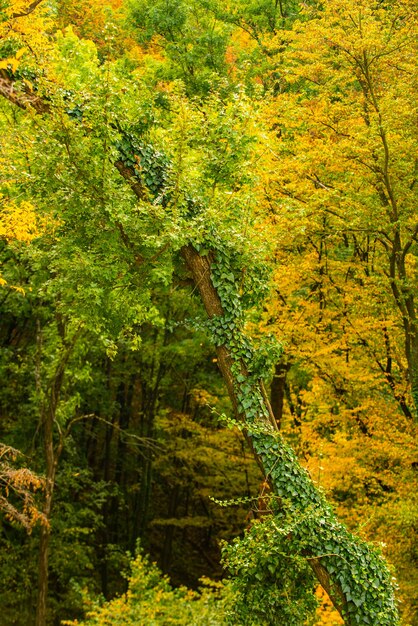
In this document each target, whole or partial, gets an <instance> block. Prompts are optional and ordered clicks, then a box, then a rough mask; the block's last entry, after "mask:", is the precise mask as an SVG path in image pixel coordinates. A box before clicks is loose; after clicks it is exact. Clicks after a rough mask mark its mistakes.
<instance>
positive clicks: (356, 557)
mask: <svg viewBox="0 0 418 626" xmlns="http://www.w3.org/2000/svg"><path fill="white" fill-rule="evenodd" d="M182 256H183V258H184V260H185V262H186V265H187V267H188V269H189V271H190V273H191V274H192V276H193V280H194V283H195V285H196V287H197V288H198V290H199V293H200V296H201V299H202V302H203V304H204V307H205V309H206V312H207V314H208V317H209V319H211V320H215V321H216V318H217V319H218V321H220V322H221V321H222V318H223V317H224V304H223V302H222V300H221V298H220V295H219V293H218V291H217V289H216V288H215V287H214V284H213V282H212V274H213V265H214V263H215V262H216V256H215V254H214V253H210V254H209V255H207V256H200V255H199V253H198V252H197V250H196V249H195V248H194V247H193V246H191V245H188V246H185V247H184V248H183V249H182ZM230 308H231V307H230V306H228V310H230ZM228 319H229V318H228ZM221 325H222V324H221ZM238 333H240V329H239V327H237V328H235V329H234V330H233V331H232V334H233V335H234V336H233V337H228V336H227V335H224V339H223V341H221V340H219V335H217V347H216V350H217V357H218V363H219V367H220V370H221V372H222V375H223V377H224V379H225V383H226V386H227V389H228V392H229V395H230V398H231V401H232V405H233V408H234V412H235V416H236V418H237V419H238V420H240V421H241V422H244V424H245V426H246V429H245V430H246V434H247V438H248V440H249V441H250V443H251V445H252V449H253V451H254V454H255V457H256V459H257V461H258V463H259V465H260V467H261V468H262V469H263V471H264V474H265V476H266V479H267V480H268V482H269V484H270V485H271V488H272V490H273V492H274V493H275V494H276V495H277V497H278V498H279V499H280V501H281V502H283V503H284V506H285V507H286V510H288V511H289V513H290V514H291V515H292V516H294V518H295V519H301V520H303V517H304V516H305V517H306V516H307V514H306V512H307V511H308V510H309V509H311V510H312V511H314V513H313V518H312V521H311V522H310V525H306V526H304V525H303V521H302V522H301V523H300V525H299V527H298V526H295V530H294V531H293V532H292V534H294V535H295V536H294V537H292V538H291V539H289V543H290V542H291V541H292V542H293V543H294V542H295V541H296V540H297V539H298V537H297V533H298V532H300V539H301V542H300V545H302V544H303V545H304V547H303V548H302V549H301V550H300V552H299V554H301V555H303V556H305V557H306V559H307V562H308V564H309V565H310V567H311V568H312V570H313V572H314V573H315V575H316V577H317V579H318V581H319V582H320V584H321V585H322V587H323V588H324V589H325V590H326V592H327V593H328V595H329V597H330V598H331V600H332V602H333V604H334V606H335V608H336V609H337V610H338V612H339V613H340V615H341V616H342V617H343V619H344V620H345V623H346V624H348V625H350V626H351V625H353V626H354V625H355V624H358V623H370V624H377V623H379V625H380V626H383V624H386V625H388V626H394V625H395V624H397V623H398V618H397V610H396V607H395V602H394V597H393V588H392V585H391V577H390V573H389V571H388V569H387V567H386V565H385V563H384V561H383V559H381V558H380V557H379V556H377V555H376V554H375V553H374V552H373V550H372V549H370V548H369V546H367V544H365V543H364V542H362V541H361V540H359V539H356V538H355V537H353V536H352V535H350V533H348V531H347V530H346V529H345V527H344V526H343V525H342V524H340V523H339V522H338V520H336V518H335V516H334V515H333V513H332V511H331V509H330V507H329V505H328V504H327V502H326V501H325V499H324V497H323V495H322V494H321V493H320V492H319V491H318V490H317V489H316V487H315V486H314V484H313V483H312V481H311V479H310V477H309V475H308V473H307V472H306V470H305V469H304V468H302V467H301V466H300V464H299V461H298V460H297V458H296V455H295V454H294V452H293V450H292V449H291V448H290V447H289V446H288V445H287V444H286V443H285V442H284V440H283V439H282V437H281V436H280V434H279V433H278V432H277V426H276V422H275V420H274V416H273V414H272V411H271V407H270V405H269V404H268V401H267V398H266V396H265V393H264V391H263V387H262V385H260V383H258V384H257V383H255V382H254V381H251V377H250V374H249V371H250V366H251V363H248V362H245V359H244V358H243V357H242V356H240V357H239V359H240V362H239V363H238V367H237V362H236V359H235V360H234V357H233V353H234V347H235V345H236V340H237V334H238ZM246 354H248V351H246ZM247 358H248V357H247ZM250 358H251V357H250ZM237 371H238V372H239V374H238V375H237ZM249 382H250V385H249V384H248V383H249ZM243 388H245V389H246V390H247V393H248V389H250V393H251V396H252V397H251V398H248V401H251V402H252V403H253V406H258V407H259V410H258V415H257V418H256V420H255V422H254V421H252V419H253V418H251V419H249V418H248V415H247V414H246V412H245V410H244V409H245V404H244V403H243V399H242V389H243ZM254 400H255V402H254ZM243 407H244V409H243ZM260 426H261V428H260ZM296 545H297V543H296ZM340 554H341V556H340ZM359 568H361V569H362V572H361V576H362V577H364V578H365V579H366V581H367V583H366V585H365V587H366V589H368V590H367V591H364V590H363V588H362V587H361V586H360V585H359V583H358V579H357V572H358V571H359ZM376 577H377V578H378V579H379V585H380V588H381V589H384V594H383V595H384V597H383V596H382V598H381V599H379V604H377V603H376V604H375V602H374V596H373V594H374V591H373V589H374V587H373V585H374V584H376ZM379 607H381V608H382V611H380V608H379ZM377 614H379V616H381V617H379V618H378V620H379V621H377V618H376V615H377ZM359 620H360V621H359ZM361 620H363V622H362V621H361Z"/></svg>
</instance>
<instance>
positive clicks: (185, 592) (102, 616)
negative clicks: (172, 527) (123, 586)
mask: <svg viewBox="0 0 418 626" xmlns="http://www.w3.org/2000/svg"><path fill="white" fill-rule="evenodd" d="M221 591H222V585H221V584H215V583H211V581H209V580H208V581H205V585H204V586H203V587H202V588H201V589H200V590H199V592H195V591H191V590H189V589H186V588H185V587H180V588H178V589H174V588H173V587H172V586H171V585H170V582H169V580H168V578H167V577H163V576H162V574H161V572H160V571H159V570H158V568H157V567H156V565H155V564H153V563H150V562H149V560H148V558H147V557H145V556H144V555H143V554H142V553H141V551H139V550H138V552H137V556H136V558H135V559H134V561H133V562H132V563H131V573H130V574H129V576H128V591H127V593H126V594H125V595H123V596H121V597H119V598H115V599H114V600H112V601H111V602H109V603H107V604H103V605H102V606H100V604H96V605H95V606H90V607H89V611H88V614H87V618H86V620H85V621H82V622H78V621H77V622H64V623H65V624H66V625H67V626H71V625H74V626H75V624H80V626H100V625H102V624H108V625H109V626H111V625H112V626H113V625H115V626H116V625H117V624H120V625H122V624H123V625H124V626H134V625H135V626H137V625H140V624H143V625H144V626H145V624H146V625H147V626H157V625H158V624H161V625H164V626H168V624H178V625H184V626H189V625H190V624H196V625H197V624H201V625H202V626H221V625H222V624H225V615H226V611H225V604H226V602H225V599H224V598H223V597H222V593H221Z"/></svg>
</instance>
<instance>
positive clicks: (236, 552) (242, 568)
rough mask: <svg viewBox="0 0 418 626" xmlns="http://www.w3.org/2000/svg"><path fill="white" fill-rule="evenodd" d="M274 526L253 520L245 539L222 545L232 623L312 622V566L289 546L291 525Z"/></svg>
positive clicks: (271, 522) (294, 624) (295, 624)
mask: <svg viewBox="0 0 418 626" xmlns="http://www.w3.org/2000/svg"><path fill="white" fill-rule="evenodd" d="M276 524H277V522H276V521H274V520H273V519H272V520H268V521H265V522H257V521H256V522H254V524H253V525H252V526H251V528H250V529H249V530H247V532H246V533H245V536H244V538H242V539H235V540H234V542H233V543H232V544H231V545H229V546H227V545H225V546H224V551H223V558H224V563H225V565H226V566H227V568H228V571H229V573H230V575H231V577H232V578H231V581H230V588H231V590H232V592H233V595H232V606H231V608H230V614H232V615H233V616H234V621H233V623H235V624H243V625H245V626H256V625H257V624H260V625H263V626H264V625H266V626H267V625H271V626H273V625H274V624H286V625H289V626H301V624H305V625H307V624H314V623H315V621H316V620H315V611H316V607H317V601H316V599H315V597H314V595H313V590H314V576H313V573H312V570H311V569H310V567H309V565H308V564H307V562H306V559H305V558H304V557H303V556H301V555H300V554H297V552H292V550H291V548H290V546H289V536H290V535H291V534H292V532H293V527H292V525H291V524H289V525H287V527H283V528H280V529H278V528H277V525H276ZM231 623H232V622H231Z"/></svg>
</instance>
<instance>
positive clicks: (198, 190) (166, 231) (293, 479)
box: [4, 40, 397, 624]
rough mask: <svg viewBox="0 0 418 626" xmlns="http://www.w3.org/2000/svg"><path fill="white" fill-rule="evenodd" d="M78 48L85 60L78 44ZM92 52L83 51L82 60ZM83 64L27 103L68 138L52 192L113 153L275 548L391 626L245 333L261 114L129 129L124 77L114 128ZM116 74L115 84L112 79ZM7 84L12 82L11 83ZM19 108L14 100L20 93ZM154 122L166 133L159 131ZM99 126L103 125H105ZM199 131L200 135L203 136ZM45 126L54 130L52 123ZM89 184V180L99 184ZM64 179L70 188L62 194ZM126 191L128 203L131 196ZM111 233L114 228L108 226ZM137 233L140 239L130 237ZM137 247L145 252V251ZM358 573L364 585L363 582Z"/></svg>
mask: <svg viewBox="0 0 418 626" xmlns="http://www.w3.org/2000/svg"><path fill="white" fill-rule="evenodd" d="M67 41H68V40H67ZM72 45H73V44H72ZM75 45H76V47H77V46H78V50H79V51H81V52H83V44H75ZM64 48H65V42H64ZM86 48H87V46H84V50H86ZM87 56H88V55H87ZM82 58H83V57H82ZM84 60H85V61H86V62H85V63H84V64H82V65H81V68H79V67H78V68H77V70H76V71H75V69H74V68H73V69H72V72H71V66H70V65H67V70H70V71H69V72H68V71H67V73H66V75H65V76H64V75H63V73H62V67H65V61H64V64H63V66H62V67H61V68H60V65H59V63H58V66H56V67H55V68H54V70H55V74H54V75H55V77H57V78H59V80H60V81H61V82H65V83H66V84H67V86H68V87H69V88H70V90H71V91H70V93H68V91H67V93H65V96H64V97H63V96H62V92H60V89H59V88H58V89H52V92H51V96H50V97H51V98H52V99H54V98H55V101H54V103H53V106H50V105H49V104H48V105H45V104H42V102H43V100H42V98H40V97H39V96H32V97H31V99H30V104H33V105H34V106H35V108H36V109H37V110H38V111H40V112H42V111H45V110H46V108H47V107H48V108H50V109H51V114H52V118H51V119H52V120H53V124H55V123H57V122H59V131H60V132H62V131H64V132H63V135H64V139H62V136H60V134H59V133H57V130H58V129H56V128H53V129H52V136H53V138H54V140H55V141H56V140H58V141H57V144H58V146H59V148H58V152H59V153H60V154H65V152H64V150H66V152H67V156H68V158H67V157H65V161H64V163H65V165H66V166H67V167H66V168H62V169H60V174H61V176H62V179H61V180H60V181H59V184H58V185H57V186H56V187H55V190H56V192H57V193H58V194H63V192H64V189H65V193H68V189H69V190H70V194H72V196H71V197H73V198H74V195H75V193H74V192H75V185H74V182H75V180H76V182H77V187H78V189H77V193H79V186H80V183H81V182H83V181H84V180H89V181H90V180H91V179H90V178H89V177H88V176H86V175H85V174H86V172H87V168H85V169H84V167H85V165H86V155H87V154H88V155H91V156H92V157H93V158H95V157H97V153H96V152H95V149H97V142H95V141H94V131H93V135H92V134H91V129H94V130H95V132H96V133H97V136H98V137H99V139H100V142H101V143H100V145H101V146H104V153H105V154H106V155H110V159H109V158H108V157H107V158H106V160H105V161H100V162H101V163H105V164H106V165H105V166H104V168H103V171H104V170H106V171H109V167H108V166H109V164H110V162H111V161H112V160H113V161H114V162H115V164H116V168H117V170H118V171H119V173H120V174H121V175H122V177H123V178H125V179H126V181H127V183H128V186H129V187H130V188H131V190H132V192H133V193H134V194H135V196H136V197H137V199H138V201H139V208H140V211H141V209H142V211H143V210H144V208H145V207H146V209H147V211H148V215H147V216H146V218H145V219H144V221H145V222H147V220H149V216H151V218H153V219H151V220H149V221H148V222H147V226H148V227H149V228H150V230H151V235H150V233H149V231H148V232H146V231H145V237H146V238H147V239H146V241H151V242H152V241H153V239H152V238H154V242H153V246H154V248H157V249H159V250H160V251H161V250H162V249H164V248H161V244H162V242H163V241H164V240H165V241H164V244H165V245H167V244H169V245H170V246H171V248H172V249H173V248H174V249H177V250H180V251H181V254H182V256H183V258H184V260H185V262H186V265H187V267H188V269H189V271H190V273H191V275H192V277H193V280H194V283H195V285H196V287H197V288H198V290H199V292H200V295H201V298H202V302H203V304H204V306H205V308H206V311H207V314H208V317H209V319H210V328H211V331H212V335H213V337H214V340H215V343H216V345H217V353H218V362H219V365H220V368H221V371H222V373H223V375H224V378H225V381H226V385H227V388H228V391H229V394H230V397H231V401H232V404H233V407H234V411H235V414H236V417H237V418H238V419H239V420H240V422H241V423H242V424H243V428H244V430H245V431H246V433H247V436H248V439H249V441H250V442H251V445H252V446H253V449H254V452H255V454H256V457H257V459H258V461H259V463H260V465H261V467H262V468H263V471H264V472H265V474H266V476H267V478H268V480H269V481H270V482H271V485H272V488H273V490H274V491H275V492H276V495H277V497H278V499H279V502H280V506H279V510H278V511H277V521H278V524H279V526H274V524H273V528H276V534H275V535H274V536H275V539H277V542H278V543H279V545H280V546H282V548H283V549H284V550H288V551H290V553H296V554H300V555H301V556H303V557H305V558H307V560H308V561H309V563H310V565H311V567H312V569H313V570H314V572H315V574H316V576H317V577H318V579H319V580H320V582H321V583H322V584H323V586H324V587H325V588H326V589H327V591H328V592H329V593H330V595H331V597H332V598H333V601H334V603H335V605H336V606H337V607H338V609H339V610H340V612H341V613H342V614H343V615H344V617H345V619H346V621H347V623H353V624H354V623H358V622H359V621H360V620H363V621H364V620H365V619H371V620H374V621H375V622H376V620H379V622H380V623H382V624H383V623H387V624H395V623H396V622H397V617H396V609H395V606H394V600H393V594H392V589H391V583H390V576H389V572H388V570H387V569H386V566H385V565H384V563H383V561H382V560H381V559H380V558H379V557H378V556H377V555H376V553H375V552H374V551H373V550H372V549H370V548H369V547H368V546H366V544H364V543H362V542H360V541H356V540H355V539H354V538H353V537H352V536H351V535H350V534H349V533H348V532H347V531H346V529H345V528H344V527H343V526H342V525H341V524H339V523H338V522H337V521H336V519H335V517H334V515H333V513H332V511H331V509H330V507H329V506H328V505H327V504H326V502H325V500H324V499H323V497H322V496H321V495H320V494H319V493H318V492H317V490H316V489H315V487H314V486H313V483H312V482H311V481H310V479H309V477H308V475H307V473H306V471H305V470H303V469H302V468H301V467H300V465H299V464H298V462H297V460H296V457H295V455H294V453H293V452H292V451H291V449H290V448H289V447H288V445H287V444H285V443H284V441H283V440H282V438H281V437H280V435H278V434H277V433H276V432H275V421H274V418H273V416H272V414H271V411H270V410H269V405H268V402H267V399H266V394H265V391H264V388H263V385H262V384H261V383H260V378H262V377H263V371H264V367H263V364H262V363H260V362H259V361H258V360H257V354H256V353H255V351H254V349H253V347H252V345H251V343H250V342H249V341H248V339H246V337H245V335H244V334H243V323H244V314H243V308H242V306H241V301H242V299H243V300H244V301H245V299H246V298H247V297H248V291H249V290H250V289H253V288H254V285H255V284H256V279H255V274H256V269H257V268H255V267H254V263H253V262H251V260H250V257H251V251H248V250H246V245H245V243H246V242H245V237H243V236H242V226H243V227H244V231H245V229H246V228H247V227H252V226H253V224H254V220H253V214H252V212H251V205H249V201H250V200H251V199H252V198H254V196H252V194H251V193H250V189H251V184H252V178H251V176H250V175H249V174H248V170H249V168H248V166H247V168H245V167H242V166H243V162H244V159H248V158H249V153H250V146H251V144H252V143H254V141H255V139H254V137H253V136H252V135H251V129H249V127H250V122H249V119H250V114H249V111H251V114H253V111H254V110H253V109H250V108H249V105H248V101H247V100H246V98H245V97H244V96H243V95H242V94H240V93H239V91H235V93H234V94H233V98H231V100H228V101H227V102H226V104H225V102H224V101H223V100H222V98H219V97H216V96H212V97H211V98H209V99H208V100H207V101H206V102H205V103H204V104H203V105H202V104H201V103H197V104H194V103H190V102H188V101H187V100H185V99H184V98H182V97H180V98H179V97H177V96H175V97H174V98H173V99H172V100H171V102H170V100H168V102H170V107H169V109H168V111H167V109H165V108H164V106H163V107H161V108H160V109H159V110H158V109H157V108H155V109H154V111H153V113H154V114H155V117H154V118H149V117H148V119H145V123H142V124H139V125H138V122H136V124H134V123H133V122H132V121H131V123H130V124H129V115H130V114H132V109H133V108H134V105H133V104H132V101H129V98H128V97H127V96H126V95H124V94H126V93H127V91H129V90H131V91H130V93H129V96H131V95H132V93H133V92H134V90H135V86H133V85H132V83H130V81H129V78H128V77H127V76H124V77H123V79H124V80H123V84H124V89H125V92H124V91H123V90H121V91H119V92H117V91H116V89H115V88H114V87H112V90H109V91H107V93H106V97H107V102H114V103H115V110H118V111H121V101H125V102H127V104H128V105H129V107H130V108H128V111H127V113H126V114H125V116H123V114H122V119H120V120H119V119H117V118H116V119H117V123H116V122H115V121H113V120H112V123H109V116H108V113H107V110H108V109H107V108H106V107H105V108H104V109H103V110H104V111H105V113H104V116H103V117H101V118H100V117H99V119H97V117H98V116H97V112H98V108H94V107H91V108H90V111H89V107H88V106H86V105H85V103H86V102H88V100H89V98H93V99H94V98H97V97H98V98H99V100H100V97H101V95H102V94H103V92H101V91H100V88H99V83H100V81H99V76H103V70H102V69H99V70H97V64H96V65H95V63H94V59H93V58H92V57H91V56H90V57H89V58H86V57H84ZM60 70H61V74H60ZM105 71H109V72H110V68H109V67H106V68H105ZM113 76H115V77H116V79H117V74H115V75H113ZM87 79H88V80H87ZM80 81H81V85H84V88H85V90H86V92H87V93H88V94H89V95H88V97H86V92H85V93H84V94H83V99H84V102H82V103H81V104H80V103H79V102H77V100H78V94H79V93H80V91H79V88H80V84H78V85H77V82H78V83H80ZM10 82H12V83H13V79H10ZM121 82H122V81H121ZM106 84H107V85H109V83H106ZM87 86H88V89H87ZM93 86H95V89H92V87H93ZM76 89H77V91H76ZM72 90H74V91H72ZM10 93H11V89H5V90H4V94H5V95H7V94H10ZM13 93H14V92H13ZM80 95H81V93H80ZM12 100H15V101H16V97H15V95H13V98H12ZM17 100H18V101H19V104H20V105H21V106H22V107H24V106H27V100H26V101H25V100H24V99H20V100H19V99H17ZM166 103H167V100H166V101H165V104H166ZM69 105H71V106H69ZM75 111H76V112H75ZM92 111H94V117H93V115H92ZM136 111H138V108H137V109H136ZM185 113H187V115H185ZM123 117H124V119H123ZM132 117H133V116H132ZM157 117H158V121H159V122H160V123H161V128H158V127H157V125H156V123H155V122H156V118H157ZM74 118H75V120H78V121H74ZM104 119H106V120H107V123H106V124H104V125H103V122H104ZM190 120H191V121H190ZM80 122H81V123H80ZM197 126H200V127H201V130H200V132H198V129H197ZM45 128H48V122H46V126H45ZM86 131H87V132H86ZM254 135H255V133H254ZM75 137H76V138H77V141H78V142H80V145H82V146H83V147H84V146H85V147H86V148H87V150H86V153H85V154H83V153H82V151H81V150H74V147H75V144H74V143H73V142H74V139H73V138H75ZM91 137H93V140H91ZM68 138H71V142H69V141H68ZM172 138H174V139H175V141H174V142H173V148H172V149H171V150H170V152H171V155H170V156H171V158H170V156H168V155H167V154H165V152H167V151H162V150H161V148H162V147H168V145H169V141H171V140H172ZM197 140H199V141H197ZM156 146H157V147H156ZM91 148H93V149H92V150H91ZM158 148H159V149H158ZM101 154H103V152H101ZM53 157H54V154H53V155H52V159H51V158H50V159H47V160H46V163H44V164H43V167H48V166H49V165H50V164H51V162H53ZM202 157H203V158H202ZM96 163H97V160H96ZM90 166H91V164H90ZM240 166H241V167H242V169H240ZM80 174H81V175H80ZM92 178H93V180H94V175H93V177H92ZM99 180H100V182H101V183H102V184H103V183H104V181H105V180H106V179H105V177H104V176H103V175H102V176H101V177H99ZM110 180H111V184H110V186H109V187H107V192H108V193H109V195H111V194H112V192H114V193H116V194H117V196H118V197H119V198H120V197H121V188H120V187H118V186H117V184H116V183H115V179H114V178H113V177H112V178H111V179H110ZM64 181H65V184H66V185H68V188H67V187H66V186H65V185H63V184H62V183H63V182H64ZM49 191H52V190H51V189H50V190H49ZM123 192H124V193H126V187H125V189H124V190H123ZM231 194H232V199H231ZM99 198H100V194H99ZM129 204H131V201H130V202H129ZM102 206H103V205H102ZM124 206H126V204H125V205H124ZM99 207H100V204H99ZM220 211H222V212H223V215H222V217H221V216H220ZM115 218H116V219H115ZM122 218H123V219H122V222H121V220H120V219H119V216H115V215H114V214H112V213H111V217H110V224H111V226H112V227H115V226H116V227H117V230H118V232H119V233H120V237H121V239H122V241H123V243H124V244H125V245H126V246H127V248H129V249H131V248H133V250H134V251H135V252H136V257H135V259H136V261H138V260H140V258H141V257H140V256H139V254H140V250H141V245H140V244H139V240H138V233H137V232H135V224H134V223H133V220H132V219H130V217H129V215H127V219H126V223H124V222H125V216H124V215H123V216H122ZM237 220H241V224H240V228H237V229H236V231H235V232H234V231H233V233H232V234H233V237H232V241H231V232H230V231H231V226H232V225H233V224H234V223H236V222H237ZM168 222H169V224H168ZM104 223H105V224H109V222H108V221H105V222H104ZM173 227H174V233H173ZM130 229H132V231H131V230H130ZM64 232H65V231H64ZM131 232H132V233H133V234H134V235H135V236H134V238H133V239H132V235H131ZM161 232H162V233H163V235H161V234H160V233H161ZM226 233H228V239H229V241H228V239H227V237H226ZM155 241H156V242H157V244H156V243H155ZM142 248H145V250H144V252H146V246H143V247H142ZM141 254H142V251H141ZM151 258H152V257H151ZM148 260H150V257H149V255H148ZM244 268H245V274H246V275H248V276H249V279H248V282H247V283H246V285H245V287H246V288H244V287H242V286H241V283H242V274H243V270H244ZM240 286H241V289H240ZM247 289H248V291H247ZM240 292H242V294H241V293H240ZM286 518H287V519H289V518H290V528H291V533H290V534H291V537H287V536H285V537H284V541H283V532H282V523H283V522H284V520H285V519H286ZM347 561H348V563H349V565H347ZM354 570H356V571H354ZM353 572H354V573H353ZM356 573H357V575H358V576H359V578H360V581H361V582H360V583H358V584H356V580H355V576H356Z"/></svg>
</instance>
